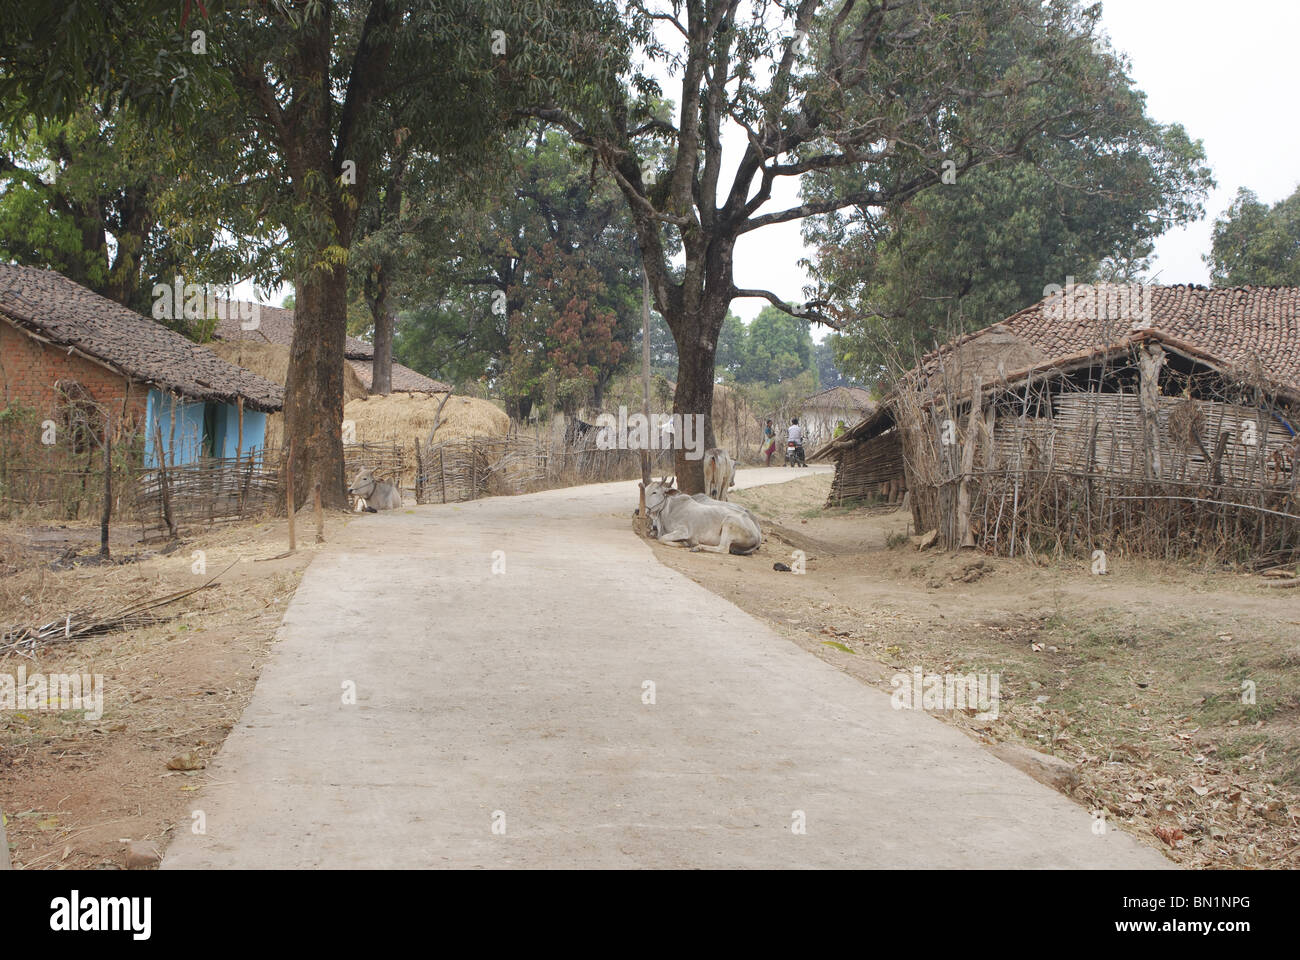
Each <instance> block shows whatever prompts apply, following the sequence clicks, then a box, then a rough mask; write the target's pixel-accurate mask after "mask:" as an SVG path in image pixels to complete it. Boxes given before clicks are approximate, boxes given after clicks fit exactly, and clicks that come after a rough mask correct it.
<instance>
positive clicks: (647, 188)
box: [528, 0, 1129, 491]
mask: <svg viewBox="0 0 1300 960" xmlns="http://www.w3.org/2000/svg"><path fill="white" fill-rule="evenodd" d="M626 15H627V18H628V23H629V27H630V29H631V31H632V37H633V39H634V42H635V44H636V47H637V50H638V51H639V54H640V57H639V60H638V62H639V63H641V65H642V69H640V70H639V71H637V72H635V73H634V74H633V75H632V77H631V79H630V83H629V86H628V92H627V94H626V96H623V97H621V98H619V99H617V100H614V101H612V102H610V103H607V104H604V105H603V106H601V108H600V109H596V110H592V109H590V108H589V106H588V105H584V104H580V103H576V102H569V101H565V100H563V99H562V98H557V99H555V100H552V101H549V102H546V103H543V104H540V105H537V106H533V107H531V108H529V110H528V113H529V115H530V116H535V117H539V118H541V119H544V120H547V121H548V122H551V123H555V124H558V125H560V126H562V127H564V128H565V129H566V130H567V131H568V132H569V134H570V136H571V137H572V138H573V139H574V140H575V141H576V142H578V143H580V144H583V145H585V146H587V147H588V148H589V149H591V150H592V151H593V152H594V153H595V154H596V156H597V157H598V158H599V159H600V161H601V162H602V163H603V164H604V165H605V166H606V167H607V168H608V169H609V170H610V171H611V172H612V174H613V175H614V178H615V180H616V182H617V184H618V186H619V189H620V191H621V192H622V194H623V197H624V200H625V202H626V203H627V205H628V208H629V210H630V212H631V214H632V217H633V220H634V222H635V225H636V230H637V239H638V243H639V248H640V251H641V255H642V260H643V264H644V269H645V271H646V274H647V275H648V278H649V281H650V289H651V293H652V296H653V298H654V303H655V305H656V307H657V308H658V309H659V311H660V312H662V314H663V316H664V318H665V320H666V322H667V323H668V325H669V327H670V328H671V330H672V332H673V336H674V339H675V340H676V343H677V347H678V354H679V366H678V376H677V387H676V393H675V396H674V400H673V409H674V412H677V413H682V414H703V415H704V416H705V417H706V436H707V439H708V442H709V443H710V444H712V443H713V429H712V424H711V422H710V421H709V420H708V419H707V418H708V417H709V415H710V412H711V408H712V399H713V385H714V360H715V353H716V350H717V342H718V335H719V331H720V329H721V325H722V322H723V319H724V317H725V316H726V314H727V308H728V306H729V305H730V303H731V301H732V300H734V299H736V298H742V297H755V298H761V299H765V300H767V301H768V302H769V303H771V304H772V305H773V306H775V307H777V308H778V309H780V310H783V311H785V312H787V313H791V314H794V315H796V316H800V317H803V318H806V319H808V320H810V321H812V322H817V323H822V324H826V325H829V326H832V327H835V326H838V325H839V318H838V317H837V314H836V311H835V305H834V303H833V302H832V301H831V299H830V298H820V299H819V298H814V299H812V300H810V301H809V302H805V303H799V302H795V301H793V300H792V299H790V298H787V297H783V296H780V295H778V293H777V292H775V291H772V290H767V289H759V288H744V287H740V286H738V285H737V284H736V282H735V279H734V274H735V250H736V244H737V241H738V240H740V239H741V238H742V237H745V236H747V235H749V234H751V233H753V232H755V231H757V230H761V229H763V228H765V227H769V226H772V225H775V224H780V223H790V222H796V221H800V220H802V219H804V218H806V217H810V216H814V215H819V214H826V213H829V212H831V211H834V210H838V209H842V208H845V207H851V206H859V207H875V208H884V207H887V206H889V205H891V204H898V203H901V202H903V201H905V200H907V199H908V198H910V197H913V196H916V195H918V194H919V193H921V192H922V191H924V190H927V189H930V188H933V187H936V186H937V185H940V184H943V183H945V181H955V182H960V178H961V177H962V176H963V175H964V174H965V173H967V172H968V171H970V170H972V169H974V168H975V167H977V166H980V165H982V164H986V163H990V162H993V161H1005V160H1008V159H1014V158H1019V157H1022V156H1023V154H1024V151H1025V148H1026V145H1027V144H1029V143H1030V142H1031V141H1033V140H1035V139H1036V138H1038V137H1040V136H1043V135H1047V136H1052V137H1057V138H1071V137H1081V136H1084V135H1085V134H1086V133H1087V131H1088V129H1089V127H1090V126H1091V125H1092V124H1095V123H1098V122H1100V121H1101V120H1102V119H1103V118H1109V117H1110V116H1111V115H1112V114H1113V112H1114V111H1115V110H1125V109H1129V105H1128V101H1127V100H1126V99H1125V98H1124V97H1122V96H1121V94H1122V93H1123V91H1124V90H1125V89H1126V84H1127V81H1126V78H1125V77H1124V76H1123V74H1122V72H1121V71H1119V70H1118V69H1117V68H1116V66H1115V65H1114V63H1113V62H1112V61H1111V60H1109V59H1108V58H1105V57H1099V56H1097V55H1096V54H1095V52H1094V49H1093V45H1094V43H1095V42H1096V33H1097V22H1098V18H1099V17H1100V8H1099V6H1097V5H1092V6H1088V7H1082V6H1081V5H1080V4H1079V3H1077V2H1075V0H1049V2H1046V3H1044V2H1041V0H864V2H859V0H833V2H827V0H753V2H741V0H668V2H662V3H654V2H651V0H633V2H630V3H628V4H627V14H626ZM656 69H659V70H667V71H668V72H669V73H670V74H671V76H672V78H673V82H675V83H676V84H677V86H678V87H679V91H678V92H677V96H676V101H677V103H678V104H679V105H680V107H679V110H678V112H677V116H676V118H675V119H673V118H671V117H670V116H668V115H667V114H666V113H665V112H664V111H662V110H660V109H656V108H657V107H658V106H659V105H660V104H661V102H662V91H661V89H660V83H659V82H658V80H657V79H656V78H655V76H654V75H653V71H654V70H656ZM1043 90H1050V91H1053V93H1054V94H1055V93H1056V92H1060V93H1061V95H1052V96H1043V95H1040V91H1043ZM652 144H655V145H658V146H659V147H660V148H664V147H666V149H667V153H668V158H667V161H666V163H665V164H663V165H662V166H659V165H656V164H655V163H654V162H653V160H652V159H651V158H652V153H651V145H652ZM729 147H731V148H734V155H732V154H729V156H728V159H736V162H735V163H734V164H732V163H729V162H728V160H724V148H729ZM814 172H834V173H835V176H834V178H833V180H832V183H831V186H830V188H829V189H827V190H826V191H825V192H824V193H822V194H820V195H818V196H815V197H804V198H803V199H802V201H801V202H797V203H790V204H788V205H785V206H781V205H777V208H776V209H770V205H771V204H772V203H773V201H774V198H777V197H779V196H781V195H782V194H783V193H784V191H782V190H780V189H778V184H779V183H782V182H786V183H788V182H791V181H794V182H797V181H798V180H799V179H800V178H802V177H804V176H805V175H806V174H810V173H814ZM668 236H674V237H676V238H677V239H678V240H679V241H680V243H681V247H682V250H683V255H684V263H682V264H680V265H678V264H676V263H674V262H673V259H672V258H670V257H669V256H668V255H667V253H666V248H667V245H666V243H665V238H666V237H668ZM676 461H677V462H676V467H677V473H678V476H679V478H680V480H681V482H682V484H683V487H684V489H686V490H688V491H698V490H700V489H702V487H703V471H702V466H701V464H700V462H699V461H690V460H687V459H686V456H685V452H684V451H678V452H677V458H676Z"/></svg>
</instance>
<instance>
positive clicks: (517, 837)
mask: <svg viewBox="0 0 1300 960" xmlns="http://www.w3.org/2000/svg"><path fill="white" fill-rule="evenodd" d="M792 475H793V474H792V471H790V470H788V469H784V468H768V469H754V470H742V471H741V472H740V473H739V475H738V477H737V481H738V484H739V485H740V486H748V485H754V484H760V483H773V482H780V481H781V480H786V479H790V478H791V477H792ZM636 502H637V497H636V484H635V483H614V484H602V485H595V486H587V487H578V488H569V489H562V490H552V491H548V492H545V493H539V494H533V495H529V496H520V497H501V498H495V499H487V500H480V501H477V502H472V503H464V504H457V505H438V506H424V507H417V508H406V509H403V510H399V511H394V512H390V513H381V514H376V515H368V516H365V517H361V518H358V519H357V520H356V521H353V522H350V523H349V524H347V526H346V528H342V529H336V531H335V532H334V533H333V535H332V537H331V543H330V545H329V546H328V547H327V548H326V549H324V550H323V551H322V552H321V553H320V554H319V555H318V556H317V557H316V559H315V560H314V561H313V562H312V565H311V567H310V568H309V569H308V570H307V572H306V574H305V576H304V578H303V581H302V585H301V587H300V588H299V590H298V592H297V594H296V596H295V597H294V599H293V601H292V603H291V604H290V606H289V608H288V610H287V611H286V614H285V618H284V622H283V625H282V626H281V629H280V632H279V635H278V638H277V642H276V645H275V647H274V649H273V651H272V653H271V657H270V659H269V660H268V662H267V663H266V665H265V668H264V670H263V673H262V676H261V678H260V680H259V681H258V684H257V688H256V690H255V692H254V694H253V697H252V700H251V701H250V703H249V705H248V707H247V709H246V710H245V712H244V714H243V716H242V717H241V718H240V720H239V722H238V723H237V725H236V726H235V728H234V729H233V730H232V731H231V734H230V737H229V739H228V740H227V742H226V744H225V746H224V748H223V749H222V751H221V753H220V755H219V756H218V757H217V759H216V760H215V762H214V763H213V764H212V766H211V767H210V768H209V770H208V774H209V775H210V780H211V782H210V783H209V785H207V786H205V787H204V788H203V789H202V791H201V792H200V793H199V794H198V795H197V799H196V800H195V802H194V807H195V809H196V810H202V811H203V813H204V821H205V826H206V833H204V834H202V835H196V834H194V833H193V832H191V830H190V829H189V824H188V823H182V824H180V825H179V826H178V828H177V835H176V838H175V840H174V841H173V843H172V844H171V846H170V848H169V849H168V851H167V854H166V857H165V859H164V863H163V866H164V867H165V868H213V867H215V868H223V867H249V868H269V867H285V868H307V867H325V868H388V867H396V868H427V867H469V868H475V867H482V868H489V867H490V868H500V867H560V868H565V867H598V868H603V867H615V868H617V867H686V868H696V867H702V868H709V867H940V868H971V867H975V868H996V867H1061V868H1076V867H1087V868H1099V867H1126V868H1150V867H1162V866H1170V864H1169V862H1168V861H1167V860H1166V859H1165V858H1164V857H1163V856H1161V855H1160V854H1159V853H1157V852H1156V851H1155V850H1153V849H1151V848H1149V847H1146V846H1143V845H1142V844H1141V843H1139V842H1138V841H1136V840H1135V839H1133V838H1132V837H1130V836H1128V835H1127V834H1124V833H1122V832H1115V831H1114V830H1113V829H1110V828H1109V824H1108V825H1107V827H1108V830H1107V832H1106V833H1105V835H1102V836H1098V835H1096V834H1095V833H1094V831H1093V819H1092V817H1091V816H1090V815H1089V813H1088V812H1087V811H1086V810H1084V809H1083V808H1082V807H1080V806H1079V805H1077V804H1075V803H1073V802H1072V801H1070V800H1069V799H1067V798H1066V797H1064V796H1062V795H1061V794H1059V793H1056V792H1055V791H1053V790H1051V789H1049V788H1048V787H1046V786H1043V785H1041V784H1039V783H1037V782H1036V781H1034V780H1031V779H1030V778H1029V777H1027V776H1025V775H1024V774H1022V773H1020V772H1019V771H1017V770H1015V769H1013V768H1011V767H1010V766H1007V765H1006V764H1004V763H1003V762H1002V761H1000V760H998V759H996V758H994V757H993V756H991V755H990V754H989V753H987V752H986V751H985V750H984V749H983V748H981V747H980V746H979V745H978V744H977V743H975V742H974V741H972V740H971V739H969V738H968V737H967V736H965V735H964V734H962V733H961V732H960V731H958V730H957V729H955V728H953V727H951V726H948V725H945V724H944V723H943V722H941V721H940V720H938V719H936V718H934V717H931V716H928V715H926V714H924V713H922V712H919V711H913V710H895V709H893V708H892V707H891V701H890V697H889V696H888V695H887V694H886V693H884V692H882V691H880V690H877V689H873V688H870V687H867V686H865V685H864V684H863V683H861V682H860V681H858V680H856V679H854V678H853V677H851V676H848V675H847V674H845V673H843V672H841V671H840V670H838V669H836V668H835V667H834V666H832V665H830V664H828V663H826V662H824V661H822V660H820V659H818V658H817V657H815V656H812V655H811V654H809V653H807V652H806V651H804V650H802V649H800V648H799V647H797V646H795V645H794V644H792V643H791V642H789V641H788V640H786V639H785V638H783V637H781V636H779V635H778V634H776V633H775V632H773V631H772V630H771V629H770V628H768V627H767V626H765V625H764V624H763V623H761V622H760V621H758V620H756V619H754V618H753V617H751V616H749V615H748V614H746V613H744V612H742V611H741V610H740V609H739V608H737V607H736V606H734V605H732V604H731V603H729V602H727V601H726V600H723V599H722V598H720V597H718V596H715V595H714V594H712V593H710V592H708V591H706V590H705V589H704V588H703V587H701V586H699V585H698V584H696V583H694V582H693V581H692V580H690V579H689V578H687V577H684V576H682V575H681V574H679V573H677V572H675V571H673V570H669V569H667V568H666V567H664V566H663V565H662V564H660V563H659V562H658V561H657V560H656V559H655V556H654V554H653V551H652V550H651V549H650V548H649V547H648V546H647V545H646V544H645V543H644V542H642V541H641V540H640V539H639V538H637V537H636V536H635V535H634V533H633V531H632V524H631V514H632V512H633V510H634V509H635V507H636ZM694 559H698V562H699V563H701V564H707V563H710V562H711V561H714V560H717V559H718V558H717V557H715V556H714V555H712V554H708V553H700V554H696V555H695V558H694ZM752 560H753V563H754V564H756V565H767V566H770V564H771V562H772V555H771V551H770V549H768V548H766V547H765V548H764V550H763V551H760V553H759V554H758V555H757V556H755V557H753V558H752ZM352 691H355V696H354V697H353V696H352V695H351V694H352ZM353 699H354V700H355V702H348V701H349V700H353Z"/></svg>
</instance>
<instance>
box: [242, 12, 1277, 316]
mask: <svg viewBox="0 0 1300 960" xmlns="http://www.w3.org/2000/svg"><path fill="white" fill-rule="evenodd" d="M1103 10H1104V13H1103V18H1102V22H1103V24H1104V28H1105V30H1106V32H1107V33H1108V34H1109V36H1110V38H1111V42H1112V44H1113V45H1114V46H1115V47H1116V48H1117V49H1118V50H1120V51H1122V52H1123V53H1126V54H1127V55H1128V56H1129V58H1130V59H1131V61H1132V75H1133V79H1134V82H1135V83H1136V84H1137V86H1138V88H1139V89H1141V90H1143V91H1145V93H1146V94H1147V98H1148V100H1147V103H1148V106H1147V112H1148V113H1149V114H1150V115H1151V116H1152V117H1153V118H1154V119H1155V120H1157V121H1158V122H1160V123H1174V122H1177V123H1181V124H1182V125H1183V126H1184V127H1185V128H1186V129H1187V132H1188V134H1189V135H1190V136H1191V137H1192V138H1193V139H1200V140H1202V141H1204V144H1205V150H1206V154H1207V157H1208V160H1209V164H1210V166H1211V168H1212V170H1213V172H1214V177H1215V179H1216V180H1217V181H1218V184H1219V186H1218V188H1217V189H1216V190H1214V191H1213V192H1212V193H1211V194H1210V196H1209V198H1208V199H1207V201H1206V205H1205V206H1206V216H1205V217H1204V219H1202V220H1201V221H1200V222H1198V223H1194V224H1192V225H1191V226H1188V227H1184V228H1182V229H1179V230H1174V231H1170V232H1169V233H1167V234H1165V235H1164V236H1163V237H1161V238H1160V239H1159V240H1158V241H1157V243H1156V256H1155V260H1154V262H1153V268H1152V275H1153V279H1155V281H1156V282H1158V283H1165V284H1172V283H1202V284H1203V283H1208V282H1209V271H1208V269H1207V267H1206V265H1205V263H1204V262H1203V261H1202V260H1201V256H1202V255H1203V254H1205V253H1206V252H1208V251H1209V248H1210V230H1211V226H1212V224H1213V221H1214V218H1215V217H1216V216H1218V215H1219V214H1221V213H1222V212H1223V211H1224V210H1225V209H1226V208H1227V206H1228V204H1229V203H1230V202H1231V201H1232V197H1233V196H1234V195H1235V194H1236V192H1237V189H1238V187H1243V186H1244V187H1249V188H1250V189H1252V190H1254V191H1255V192H1256V193H1257V194H1258V195H1259V197H1260V199H1261V200H1262V201H1264V202H1266V203H1270V204H1271V203H1276V202H1277V201H1278V200H1281V199H1283V198H1284V197H1286V196H1289V195H1290V194H1291V193H1292V191H1294V190H1295V188H1296V185H1297V183H1300V122H1297V117H1300V109H1297V107H1296V104H1295V96H1296V78H1297V65H1298V61H1300V50H1297V38H1300V2H1297V0H1231V2H1224V0H1106V2H1105V4H1104V7H1103ZM665 39H669V38H667V37H666V38H665ZM661 82H663V83H664V87H665V93H666V94H667V95H668V96H669V97H670V98H672V99H674V100H676V99H678V98H679V96H680V90H681V88H680V85H679V81H678V82H674V80H673V79H669V78H667V77H661ZM732 126H733V127H734V125H732ZM730 132H731V133H732V134H733V136H730V137H728V138H727V150H726V152H727V154H729V155H731V156H730V158H731V160H732V162H733V163H734V162H736V161H737V160H738V158H739V150H740V149H741V148H743V140H735V139H734V133H735V131H734V130H732V131H730ZM733 144H734V145H735V148H734V149H733ZM783 179H784V178H783ZM723 182H724V183H726V182H727V181H726V180H724V181H723ZM778 185H781V182H780V181H778ZM784 187H785V189H784V190H781V191H779V192H777V191H774V196H773V199H772V201H771V202H770V203H769V204H768V206H767V207H765V208H764V212H767V211H770V210H776V209H781V208H783V207H784V206H788V205H790V204H791V203H795V202H797V195H796V193H795V189H794V184H793V183H787V184H784ZM803 255H804V251H803V242H802V239H801V237H800V233H799V225H798V224H797V223H788V224H777V225H773V226H770V227H765V228H763V229H761V230H756V231H754V232H752V233H749V234H747V235H746V236H744V237H742V238H741V239H740V241H739V242H738V243H737V246H736V285H737V286H740V287H763V288H766V289H768V290H772V291H773V292H775V293H776V294H777V295H778V296H784V297H786V298H788V299H790V300H798V299H802V297H801V294H800V291H801V289H802V287H803V284H804V283H805V282H806V276H805V273H804V271H803V270H802V269H800V268H799V266H798V260H799V258H800V257H801V256H803ZM243 286H245V285H241V287H243ZM286 289H287V288H286ZM249 292H251V291H249ZM283 292H285V291H280V292H279V293H278V294H277V296H276V298H275V300H274V302H276V303H278V302H279V296H281V295H282V294H283ZM765 303H766V301H764V300H737V301H736V302H735V303H734V304H733V305H732V310H733V311H734V312H736V313H737V314H738V315H739V316H741V317H742V318H743V319H745V320H751V319H753V317H754V316H755V315H756V314H757V313H758V311H759V310H760V309H762V307H763V306H764V304H765ZM823 335H824V333H823V332H821V331H818V330H817V329H814V336H815V337H816V338H817V339H818V340H820V339H821V337H822V336H823Z"/></svg>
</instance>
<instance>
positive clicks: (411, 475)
mask: <svg viewBox="0 0 1300 960" xmlns="http://www.w3.org/2000/svg"><path fill="white" fill-rule="evenodd" d="M443 396H444V394H428V393H393V394H389V395H388V396H386V397H383V396H377V397H369V398H367V399H364V400H353V401H352V402H351V403H349V404H347V405H346V406H345V407H344V408H343V418H344V419H345V420H351V421H352V422H353V423H355V424H356V437H357V441H358V442H361V443H376V442H383V441H388V440H400V441H401V442H402V446H403V448H404V449H405V453H406V469H405V470H404V471H403V473H402V485H403V486H414V484H415V441H416V439H417V438H418V439H419V441H420V443H421V444H423V443H424V442H425V441H426V440H428V439H429V430H430V429H431V428H432V427H433V419H434V416H435V415H436V414H437V412H438V405H439V404H440V403H441V402H442V398H443ZM509 432H510V418H509V417H508V416H506V413H505V411H504V410H502V409H501V408H500V407H498V406H496V405H495V404H493V403H490V402H489V401H487V400H480V399H478V398H477V397H456V396H453V397H451V398H450V399H448V400H447V404H446V406H444V407H443V408H442V419H441V420H439V421H438V432H437V433H436V434H434V437H433V442H434V443H441V442H443V441H445V440H465V439H468V438H469V437H504V436H505V435H506V434H508V433H509Z"/></svg>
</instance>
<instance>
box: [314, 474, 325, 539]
mask: <svg viewBox="0 0 1300 960" xmlns="http://www.w3.org/2000/svg"><path fill="white" fill-rule="evenodd" d="M312 494H313V496H314V497H315V500H316V502H315V504H313V506H312V510H313V511H314V512H315V514H316V542H317V543H324V542H325V513H324V511H322V510H321V508H320V481H319V480H317V481H316V485H315V486H314V487H313V488H312Z"/></svg>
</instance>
